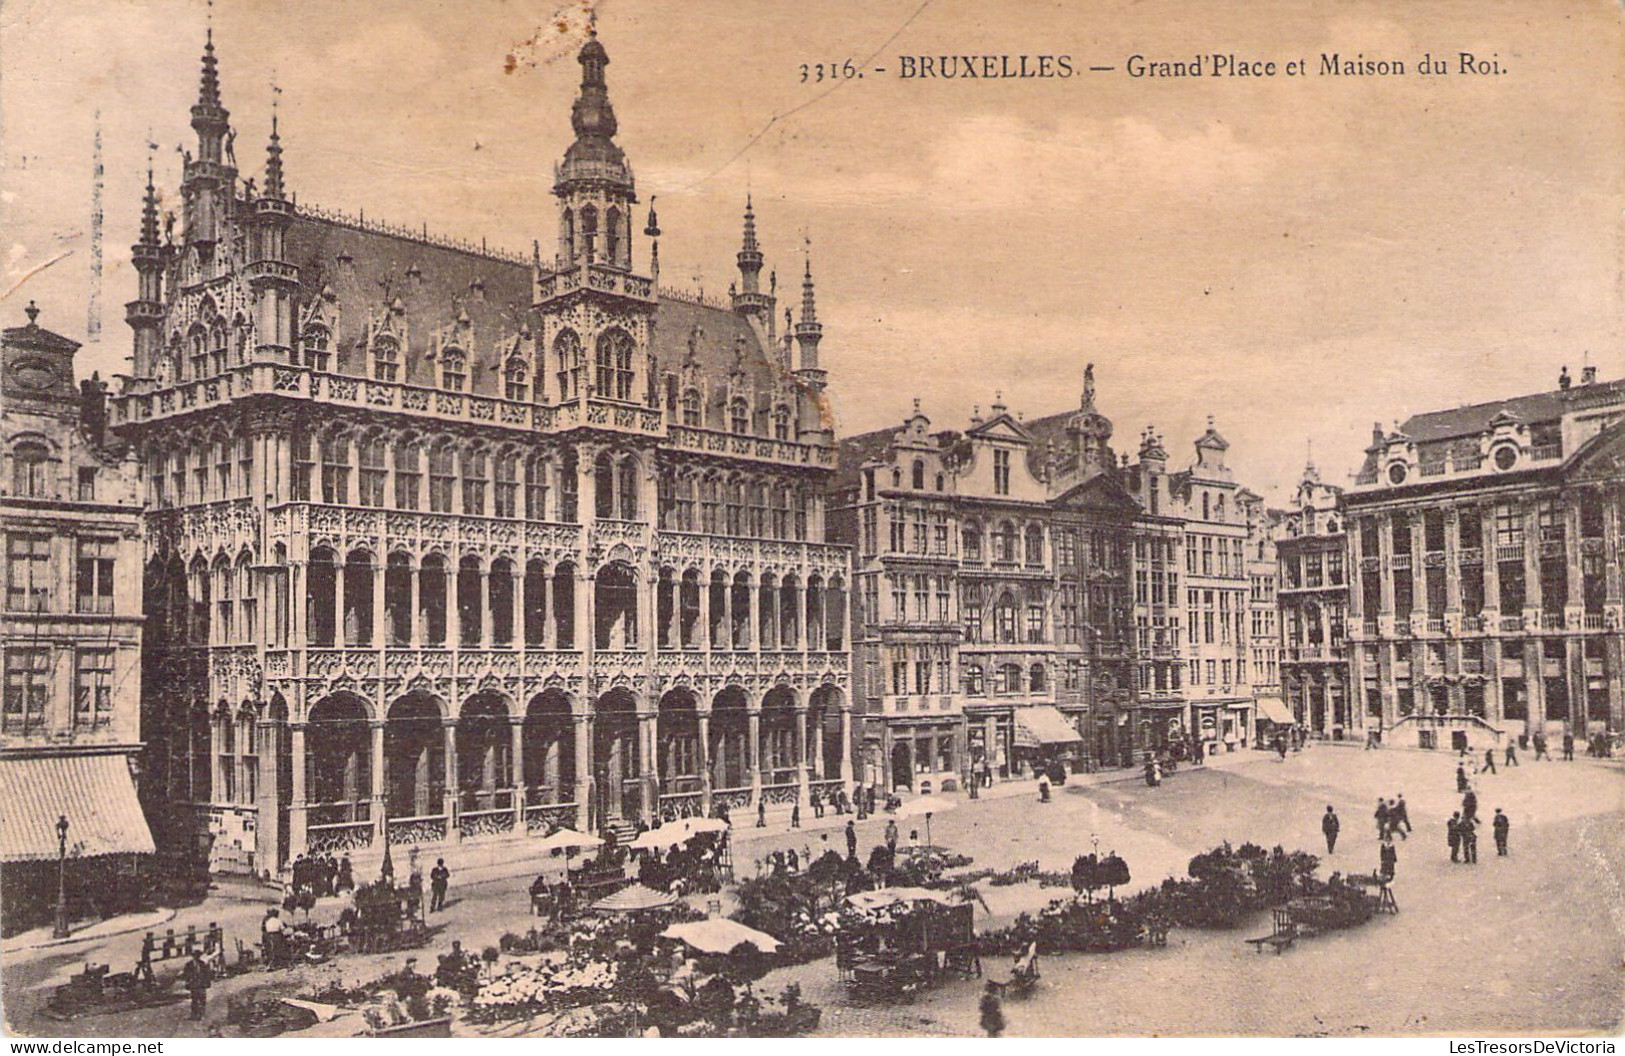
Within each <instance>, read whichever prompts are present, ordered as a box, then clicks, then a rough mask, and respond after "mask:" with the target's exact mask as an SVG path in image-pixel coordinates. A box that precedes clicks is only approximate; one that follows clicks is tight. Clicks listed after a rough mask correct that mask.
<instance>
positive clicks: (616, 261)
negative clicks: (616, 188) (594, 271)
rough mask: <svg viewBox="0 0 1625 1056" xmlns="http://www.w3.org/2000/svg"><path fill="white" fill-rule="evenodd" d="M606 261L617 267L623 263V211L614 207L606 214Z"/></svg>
mask: <svg viewBox="0 0 1625 1056" xmlns="http://www.w3.org/2000/svg"><path fill="white" fill-rule="evenodd" d="M604 259H605V260H606V261H608V262H609V263H610V264H613V265H615V266H617V267H619V266H620V263H621V211H620V210H619V209H617V208H615V207H614V206H613V205H612V206H610V207H609V211H608V212H606V213H605V214H604Z"/></svg>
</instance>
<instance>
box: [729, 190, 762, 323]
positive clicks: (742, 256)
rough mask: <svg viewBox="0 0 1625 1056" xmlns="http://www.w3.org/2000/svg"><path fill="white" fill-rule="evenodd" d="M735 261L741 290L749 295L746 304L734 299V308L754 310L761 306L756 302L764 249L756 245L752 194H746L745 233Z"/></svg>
mask: <svg viewBox="0 0 1625 1056" xmlns="http://www.w3.org/2000/svg"><path fill="white" fill-rule="evenodd" d="M735 259H736V260H737V261H738V263H739V278H740V288H741V289H742V290H743V291H744V292H745V294H746V295H747V301H746V302H740V301H739V299H738V298H737V297H736V298H734V307H735V308H736V309H737V308H739V307H741V306H742V303H743V304H745V305H746V306H748V307H750V308H752V309H760V308H761V306H760V305H758V304H757V303H756V301H755V300H754V298H755V295H756V294H757V293H758V292H760V286H761V274H762V249H761V247H760V246H759V245H757V243H756V211H755V210H754V209H752V208H751V200H750V193H749V192H748V191H747V192H746V194H745V233H744V237H743V238H742V239H741V241H740V246H739V253H738V255H737V257H735Z"/></svg>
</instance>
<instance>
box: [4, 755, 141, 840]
mask: <svg viewBox="0 0 1625 1056" xmlns="http://www.w3.org/2000/svg"><path fill="white" fill-rule="evenodd" d="M0 804H4V806H3V807H0V861H5V862H25V861H40V860H55V859H56V856H57V853H58V852H57V831H56V825H57V819H58V818H67V819H68V856H69V857H70V858H94V857H97V856H98V855H104V854H151V853H153V844H152V831H151V830H150V829H148V828H147V818H146V815H144V814H143V813H142V812H141V804H140V803H139V802H138V801H137V800H136V796H135V782H134V781H133V780H132V779H131V777H130V764H129V763H128V762H127V761H126V757H125V756H124V755H122V754H105V755H42V756H31V757H23V758H19V759H0Z"/></svg>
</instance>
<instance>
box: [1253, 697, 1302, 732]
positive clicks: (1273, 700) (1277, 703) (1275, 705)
mask: <svg viewBox="0 0 1625 1056" xmlns="http://www.w3.org/2000/svg"><path fill="white" fill-rule="evenodd" d="M1258 717H1259V718H1261V719H1266V720H1268V721H1270V722H1273V723H1275V725H1277V726H1291V725H1292V723H1293V722H1294V721H1295V720H1294V719H1293V718H1292V712H1290V711H1288V710H1287V707H1286V702H1285V701H1283V700H1282V699H1281V698H1280V697H1259V698H1258Z"/></svg>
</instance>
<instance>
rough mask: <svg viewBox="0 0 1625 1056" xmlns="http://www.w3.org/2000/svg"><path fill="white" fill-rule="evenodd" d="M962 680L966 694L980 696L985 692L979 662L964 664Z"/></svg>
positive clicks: (985, 688) (985, 687)
mask: <svg viewBox="0 0 1625 1056" xmlns="http://www.w3.org/2000/svg"><path fill="white" fill-rule="evenodd" d="M964 680H965V695H966V696H970V697H980V696H982V695H983V694H984V693H986V692H987V686H986V684H985V682H984V681H983V677H982V665H981V664H966V665H965V674H964Z"/></svg>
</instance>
